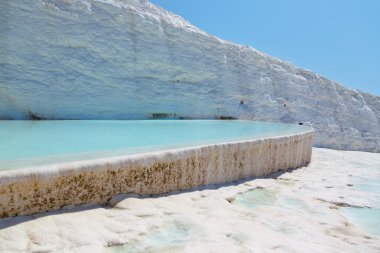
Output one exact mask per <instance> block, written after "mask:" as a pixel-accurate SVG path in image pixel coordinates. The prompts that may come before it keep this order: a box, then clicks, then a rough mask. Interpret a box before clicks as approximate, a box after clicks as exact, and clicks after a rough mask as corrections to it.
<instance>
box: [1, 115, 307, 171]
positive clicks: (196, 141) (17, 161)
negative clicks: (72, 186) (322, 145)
mask: <svg viewBox="0 0 380 253" xmlns="http://www.w3.org/2000/svg"><path fill="white" fill-rule="evenodd" d="M304 130H309V128H307V127H304V126H298V125H286V124H274V123H263V122H254V121H217V120H194V121H181V120H178V121H176V120H169V121H168V120H145V121H144V120H143V121H0V140H1V141H0V170H6V169H16V168H22V167H25V166H27V167H30V166H37V165H46V164H50V163H57V162H64V161H77V160H84V159H94V158H100V157H108V156H116V155H127V154H136V153H142V152H148V151H154V150H163V149H170V148H181V147H189V146H194V145H204V144H217V143H222V142H226V141H237V140H244V139H253V138H258V137H269V136H276V135H285V134H294V133H297V132H300V131H304Z"/></svg>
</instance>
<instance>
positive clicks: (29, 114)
mask: <svg viewBox="0 0 380 253" xmlns="http://www.w3.org/2000/svg"><path fill="white" fill-rule="evenodd" d="M27 117H28V119H30V120H46V119H47V118H45V117H42V116H40V115H37V114H36V113H34V112H32V111H28V112H27Z"/></svg>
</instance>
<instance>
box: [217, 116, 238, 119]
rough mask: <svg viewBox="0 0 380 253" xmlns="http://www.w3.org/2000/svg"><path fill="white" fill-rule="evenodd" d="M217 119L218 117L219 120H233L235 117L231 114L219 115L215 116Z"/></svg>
mask: <svg viewBox="0 0 380 253" xmlns="http://www.w3.org/2000/svg"><path fill="white" fill-rule="evenodd" d="M217 119H220V120H235V119H237V118H235V117H233V116H219V117H217Z"/></svg>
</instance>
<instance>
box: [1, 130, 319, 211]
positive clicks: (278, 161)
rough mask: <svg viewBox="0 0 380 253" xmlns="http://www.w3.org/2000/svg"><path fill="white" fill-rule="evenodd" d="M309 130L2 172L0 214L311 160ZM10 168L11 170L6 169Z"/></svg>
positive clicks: (222, 179)
mask: <svg viewBox="0 0 380 253" xmlns="http://www.w3.org/2000/svg"><path fill="white" fill-rule="evenodd" d="M312 141H313V132H311V131H308V132H305V133H301V134H297V135H292V136H287V137H276V138H268V139H259V140H251V141H245V142H236V143H226V144H218V145H209V146H202V147H196V148H188V149H179V150H177V151H162V152H161V153H160V154H156V153H154V154H146V156H145V157H140V158H138V159H136V158H130V157H128V156H127V157H125V158H124V159H122V160H111V159H110V160H109V161H108V162H104V159H103V160H102V162H101V163H97V162H96V161H94V163H93V164H91V163H86V164H80V163H78V165H77V166H78V167H75V166H73V167H71V168H69V169H67V168H66V169H62V170H57V171H54V172H50V173H44V172H38V169H36V171H37V172H36V171H31V172H28V173H24V174H22V175H20V174H14V175H12V173H13V172H12V171H11V172H9V171H8V174H6V175H5V176H4V175H3V174H0V217H2V218H4V217H11V216H17V215H31V214H34V213H38V212H45V211H50V210H57V209H60V208H62V207H65V206H69V205H80V204H101V205H104V204H107V203H108V202H109V200H110V199H111V198H112V197H113V196H115V195H117V194H121V193H134V194H140V195H153V194H161V193H167V192H171V191H180V190H186V189H191V188H195V187H197V186H201V185H207V184H218V183H226V182H231V181H235V180H238V179H243V178H247V177H255V176H264V175H268V174H271V173H273V172H276V171H279V170H287V169H290V168H298V167H301V166H305V165H307V164H308V163H310V161H311V153H312ZM9 174H10V175H9Z"/></svg>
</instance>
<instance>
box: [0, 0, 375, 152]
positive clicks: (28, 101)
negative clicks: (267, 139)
mask: <svg viewBox="0 0 380 253" xmlns="http://www.w3.org/2000/svg"><path fill="white" fill-rule="evenodd" d="M0 36H1V41H0V118H3V119H23V118H28V117H34V116H35V117H41V118H48V119H143V118H147V117H149V113H157V112H162V113H175V114H176V115H177V116H179V117H189V118H215V117H219V116H234V117H237V118H244V119H247V118H248V119H255V120H265V121H276V122H286V123H298V122H303V123H306V124H308V125H311V126H313V127H314V128H315V129H316V130H317V133H316V142H315V145H316V146H322V147H330V148H336V149H351V150H367V151H375V152H380V126H379V124H380V98H379V97H377V96H373V95H370V94H366V93H362V92H360V91H356V90H350V89H346V88H344V87H342V86H341V85H339V84H337V83H335V82H333V81H330V80H327V79H326V78H323V77H321V76H319V75H317V74H314V73H312V72H310V71H308V70H304V69H300V68H297V67H294V66H293V65H291V64H290V63H288V62H285V61H282V60H279V59H275V58H273V57H270V56H268V55H266V54H263V53H261V52H259V51H257V50H255V49H253V48H251V47H247V46H241V45H237V44H233V43H230V42H226V41H223V40H221V39H218V38H216V37H213V36H210V35H208V34H206V33H205V32H203V31H201V30H199V29H198V28H196V27H194V26H193V25H191V24H189V23H188V22H187V21H185V20H184V19H182V18H181V17H179V16H176V15H174V14H172V13H170V12H167V11H165V10H163V9H162V8H160V7H157V6H155V5H153V4H151V3H150V2H148V1H145V0H123V1H121V0H12V1H0ZM279 43H280V42H279ZM241 100H243V102H244V103H243V104H241V103H240V101H241Z"/></svg>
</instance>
